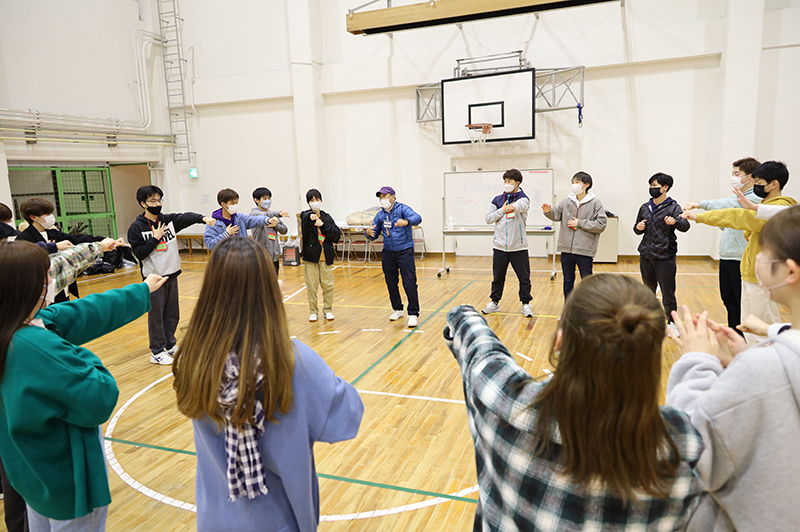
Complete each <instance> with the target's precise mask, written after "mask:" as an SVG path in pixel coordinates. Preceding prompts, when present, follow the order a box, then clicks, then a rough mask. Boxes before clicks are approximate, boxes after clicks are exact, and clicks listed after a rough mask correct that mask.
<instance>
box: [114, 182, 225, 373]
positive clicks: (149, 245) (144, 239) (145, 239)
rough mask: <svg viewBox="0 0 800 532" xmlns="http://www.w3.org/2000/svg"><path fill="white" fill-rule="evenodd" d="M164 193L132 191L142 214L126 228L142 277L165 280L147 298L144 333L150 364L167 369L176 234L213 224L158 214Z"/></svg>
mask: <svg viewBox="0 0 800 532" xmlns="http://www.w3.org/2000/svg"><path fill="white" fill-rule="evenodd" d="M163 200H164V192H163V191H162V190H161V189H160V188H159V187H157V186H155V185H145V186H142V187H139V189H138V190H137V191H136V202H137V203H138V204H139V207H141V208H142V210H143V212H142V214H140V215H139V216H137V217H136V220H134V222H133V223H132V224H131V225H130V227H129V228H128V242H130V244H131V248H132V249H133V254H134V255H136V258H137V259H139V266H140V267H141V269H142V278H146V277H147V276H148V275H150V274H151V273H155V274H158V275H161V276H162V277H168V280H167V282H166V283H164V285H163V286H162V287H161V288H159V289H158V290H156V291H155V292H153V294H152V296H151V297H150V301H151V306H150V312H148V313H147V333H148V337H149V341H150V342H149V343H150V353H151V354H150V363H151V364H160V365H164V366H168V365H170V364H172V355H174V354H175V351H176V350H177V349H178V343H177V340H176V339H175V330H176V329H177V328H178V322H179V321H180V306H179V304H178V301H179V299H178V276H179V275H180V274H181V256H180V254H179V252H178V239H177V238H176V235H177V234H178V233H179V232H180V231H183V230H184V229H186V228H187V227H189V226H190V225H194V224H200V223H206V224H207V225H214V224H216V223H217V221H216V220H215V219H213V218H211V217H210V216H203V215H202V214H198V213H196V212H184V213H169V214H168V213H163V212H161V206H162V202H163Z"/></svg>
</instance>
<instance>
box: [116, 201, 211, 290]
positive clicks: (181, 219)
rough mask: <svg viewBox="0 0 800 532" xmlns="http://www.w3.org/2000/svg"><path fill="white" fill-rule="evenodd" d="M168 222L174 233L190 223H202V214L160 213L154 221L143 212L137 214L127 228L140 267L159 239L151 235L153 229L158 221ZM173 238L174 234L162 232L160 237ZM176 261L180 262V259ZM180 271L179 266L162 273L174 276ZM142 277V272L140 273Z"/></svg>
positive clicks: (165, 239) (166, 239) (162, 240)
mask: <svg viewBox="0 0 800 532" xmlns="http://www.w3.org/2000/svg"><path fill="white" fill-rule="evenodd" d="M170 222H172V226H173V227H174V228H175V233H180V232H181V231H183V230H184V229H186V228H187V227H189V226H190V225H194V224H201V223H203V215H202V214H198V213H196V212H184V213H172V214H166V213H161V214H159V215H158V219H157V221H155V222H151V221H150V220H148V219H147V217H145V215H144V214H140V215H139V216H137V217H136V220H134V221H133V223H132V224H131V226H130V227H129V228H128V243H129V244H130V245H131V249H132V250H133V254H134V255H136V258H137V259H139V266H140V268H143V267H144V261H145V259H147V257H149V256H150V254H151V253H153V251H154V250H155V249H156V246H157V245H158V243H159V241H158V240H156V239H155V237H154V236H153V235H152V231H153V229H155V228H156V227H158V224H159V223H163V224H164V225H169V223H170ZM151 224H152V226H151ZM174 238H175V235H168V234H167V233H164V236H163V237H161V242H164V243H167V241H168V240H172V239H174ZM178 262H179V263H180V260H179V261H178ZM180 273H181V270H180V267H179V268H178V270H177V271H175V272H164V274H163V275H169V276H170V277H175V276H177V275H180ZM142 277H144V274H142Z"/></svg>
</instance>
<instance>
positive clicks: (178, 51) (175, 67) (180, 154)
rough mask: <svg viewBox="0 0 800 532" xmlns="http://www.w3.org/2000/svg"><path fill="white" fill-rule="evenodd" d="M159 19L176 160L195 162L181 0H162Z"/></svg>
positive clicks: (159, 0)
mask: <svg viewBox="0 0 800 532" xmlns="http://www.w3.org/2000/svg"><path fill="white" fill-rule="evenodd" d="M157 3H158V20H159V26H160V28H161V39H162V40H163V41H164V48H163V49H164V56H163V63H164V85H165V87H166V89H167V111H168V112H169V130H170V134H171V135H172V160H173V161H174V162H176V163H177V162H180V161H186V162H188V163H191V162H192V147H191V146H192V144H191V138H190V137H189V115H191V111H189V110H188V109H187V108H186V93H185V91H184V86H183V82H184V78H185V77H186V66H187V61H186V58H184V57H183V39H182V37H181V29H182V26H183V19H182V18H181V17H180V13H179V12H178V0H158V2H157Z"/></svg>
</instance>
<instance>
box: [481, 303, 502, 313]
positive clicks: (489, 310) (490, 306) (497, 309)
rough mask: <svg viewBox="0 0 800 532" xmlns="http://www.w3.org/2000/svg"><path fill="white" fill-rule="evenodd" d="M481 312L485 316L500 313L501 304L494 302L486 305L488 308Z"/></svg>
mask: <svg viewBox="0 0 800 532" xmlns="http://www.w3.org/2000/svg"><path fill="white" fill-rule="evenodd" d="M481 312H483V313H484V314H491V313H493V312H500V304H499V303H495V302H494V301H492V302H491V303H489V304H488V305H486V308H485V309H483V310H481Z"/></svg>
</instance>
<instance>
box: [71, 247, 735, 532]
mask: <svg viewBox="0 0 800 532" xmlns="http://www.w3.org/2000/svg"><path fill="white" fill-rule="evenodd" d="M206 261H207V256H206V255H205V254H203V253H200V254H198V255H195V256H194V257H192V258H190V257H189V256H188V255H185V256H183V274H182V275H181V276H180V277H179V284H180V295H181V299H180V304H181V313H182V314H181V323H180V327H179V331H178V338H179V339H180V338H181V337H182V335H183V333H184V330H185V327H186V326H187V324H188V322H189V318H190V316H191V314H192V310H193V309H194V306H195V303H196V300H197V295H198V292H199V290H200V286H201V281H202V278H203V272H204V270H205V266H206ZM448 264H449V265H450V273H449V274H444V275H443V276H442V278H437V271H438V269H439V268H440V266H441V256H440V255H439V256H430V257H426V258H425V260H424V261H417V268H418V269H417V276H418V282H419V293H420V301H421V305H422V311H421V314H420V324H419V327H418V328H417V329H416V330H415V331H414V332H411V331H409V330H407V329H406V328H405V320H403V321H402V322H389V321H388V316H389V314H390V312H391V308H390V306H389V301H388V295H387V291H386V287H385V284H384V281H383V275H382V272H381V268H380V263H375V262H372V263H366V264H365V263H362V262H352V263H348V262H337V263H336V264H335V266H336V269H335V270H334V276H335V290H336V296H335V303H334V308H333V311H334V313H335V315H336V319H335V320H334V321H332V322H326V321H324V320H323V321H321V322H317V323H309V322H308V321H307V318H308V305H307V296H306V293H305V290H304V283H303V270H302V267H301V266H297V267H285V268H282V269H281V277H282V278H283V279H284V281H285V283H286V295H287V296H288V298H289V299H288V300H287V301H286V308H287V313H288V316H289V323H290V327H291V334H292V335H296V336H297V338H298V339H300V340H301V341H303V342H304V343H306V344H307V345H309V346H311V347H312V348H313V349H315V350H316V351H317V352H318V353H319V354H320V355H322V357H323V358H324V359H325V360H326V361H327V362H328V364H329V365H330V366H331V367H332V368H333V370H334V371H335V372H336V373H337V374H338V375H339V376H341V377H342V378H344V379H346V380H348V381H349V382H352V383H353V384H354V385H355V386H356V387H357V388H358V390H359V391H360V392H361V394H362V399H363V401H364V405H365V407H366V410H365V414H364V419H363V422H362V425H361V430H360V431H359V434H358V436H357V437H356V438H355V439H354V440H352V441H349V442H344V443H339V444H335V445H328V444H318V445H317V446H316V447H315V453H316V464H317V471H318V473H319V474H320V492H321V493H320V498H321V510H322V511H321V513H322V515H323V518H322V519H323V522H322V523H321V524H320V527H319V529H320V530H321V531H330V532H334V531H336V532H338V531H344V530H348V531H361V530H369V531H397V532H400V531H403V532H406V531H423V530H424V531H436V530H447V531H467V530H471V529H472V528H471V527H472V520H473V516H474V511H475V503H474V501H475V499H476V497H477V493H476V492H475V488H474V486H475V484H476V475H475V465H474V455H473V448H472V441H471V438H470V434H469V429H468V427H467V418H466V412H465V407H464V404H463V395H462V388H461V379H460V376H459V372H458V367H457V364H456V363H455V361H454V359H453V357H452V355H451V354H450V352H449V351H448V349H447V348H446V347H445V345H444V342H443V341H442V329H443V327H444V323H445V316H446V313H447V311H448V310H450V309H451V308H453V307H454V306H456V305H460V304H470V305H473V306H475V307H477V308H481V307H482V306H484V305H485V304H486V303H487V302H488V294H489V290H490V283H491V258H483V257H476V258H472V257H458V258H452V257H449V258H448ZM531 264H532V273H531V282H532V284H533V294H532V295H533V302H532V304H531V307H532V308H533V311H534V313H535V316H534V317H533V318H532V319H526V318H524V317H523V316H522V315H521V314H520V312H519V310H520V309H519V301H518V299H517V297H516V291H517V286H518V285H517V283H516V278H515V277H514V274H513V272H511V270H509V280H508V282H507V283H506V295H505V298H504V299H503V300H502V302H501V307H502V309H503V312H501V313H498V314H494V315H491V316H489V317H488V321H489V324H490V325H491V326H492V327H493V328H494V330H495V331H496V332H497V334H498V336H499V337H500V338H501V339H502V340H503V341H504V342H505V343H506V345H507V346H508V347H509V349H510V351H511V352H512V353H521V354H523V355H525V357H527V358H525V357H522V356H518V357H517V361H518V362H519V363H520V365H521V366H522V367H523V368H525V369H527V370H528V371H530V373H531V374H532V375H534V376H536V375H540V374H542V372H543V370H544V369H545V368H550V365H549V363H548V362H547V352H548V348H549V345H550V342H551V341H552V337H553V334H554V333H555V330H556V326H557V317H558V316H559V314H560V312H561V308H562V304H563V298H562V288H561V281H562V279H561V277H560V274H559V277H558V278H557V279H556V281H555V282H551V281H550V273H549V266H550V263H549V262H548V261H546V260H545V259H533V260H532V262H531ZM678 270H679V273H678V280H677V285H678V288H677V298H678V303H679V304H688V305H690V307H691V308H692V309H693V310H694V309H706V310H708V311H709V313H710V314H711V316H712V318H714V319H716V320H720V321H723V322H724V321H725V312H724V307H723V306H722V303H721V301H720V300H719V295H718V289H717V276H716V265H715V264H714V263H713V262H712V261H709V260H699V259H683V260H679V267H678ZM603 271H610V272H620V273H628V274H632V275H635V276H636V277H637V278H638V261H634V260H621V261H620V262H619V263H618V264H608V265H603V264H598V265H595V272H603ZM140 280H141V277H140V276H139V271H138V269H136V270H127V271H123V270H120V273H116V274H111V275H106V276H102V277H93V278H87V279H85V280H83V281H81V282H80V290H81V293H82V294H84V295H85V294H89V293H94V292H100V291H103V290H107V289H110V288H116V287H121V286H125V285H127V284H129V283H133V282H138V281H140ZM88 347H89V348H90V349H91V350H92V351H93V352H94V353H96V354H97V355H98V356H99V357H100V358H101V359H102V360H103V362H104V363H105V365H106V366H107V367H108V368H109V370H110V371H111V373H112V374H113V375H114V376H115V378H116V379H117V383H118V385H119V388H120V398H119V404H118V406H117V408H118V411H117V414H116V415H115V417H114V418H112V421H111V422H110V423H112V424H113V423H114V422H115V419H116V423H115V424H114V425H113V427H112V429H113V430H112V431H111V441H112V443H111V449H112V450H113V454H114V457H115V460H116V461H117V462H118V464H116V465H115V467H116V468H117V469H118V472H120V473H121V475H122V477H124V478H125V479H126V480H125V481H123V480H122V478H121V477H120V474H118V472H115V471H114V470H113V469H110V470H109V479H110V485H111V494H112V497H113V502H112V503H111V507H110V509H109V517H108V530H110V531H117V530H125V531H153V530H159V531H178V530H187V531H188V530H194V528H195V514H194V513H193V512H192V511H191V510H190V509H191V508H192V507H193V505H194V476H195V475H194V468H195V458H194V456H193V452H194V445H193V440H192V430H191V424H190V423H189V422H188V421H187V420H186V419H185V418H183V416H181V415H180V414H179V413H178V411H177V409H176V408H175V399H174V393H173V391H172V377H171V368H169V367H162V366H155V365H151V364H150V360H149V358H150V354H149V350H148V342H147V321H146V317H142V318H140V319H138V320H137V321H135V322H133V323H131V324H129V325H128V326H126V327H124V328H122V329H120V330H119V331H117V332H115V333H112V334H110V335H107V336H105V337H103V338H101V339H99V340H97V341H94V342H92V343H91V344H89V345H88ZM663 353H664V374H663V379H662V382H663V383H664V385H665V384H666V378H667V372H668V370H669V368H670V366H671V365H672V362H673V356H674V354H675V353H676V348H675V345H674V344H673V343H672V342H671V341H669V340H667V341H666V342H665V344H664V350H663ZM528 358H529V359H531V360H528ZM148 387H149V388H148ZM146 388H147V389H146ZM145 389H146V390H145ZM123 409H124V411H122V412H120V410H123ZM107 429H108V424H106V425H104V426H103V430H104V431H106V433H107V432H108V431H107ZM107 435H108V434H107ZM112 465H114V460H112ZM134 488H136V489H134ZM146 494H147V495H146ZM148 495H149V496H148ZM376 514H377V515H376Z"/></svg>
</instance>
